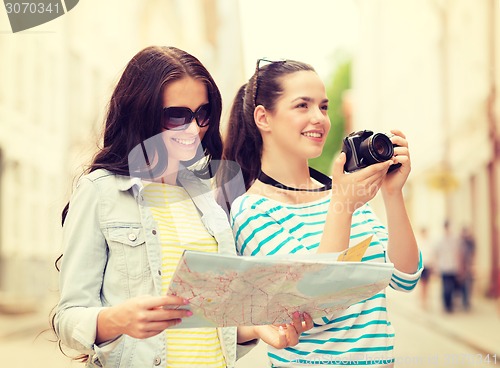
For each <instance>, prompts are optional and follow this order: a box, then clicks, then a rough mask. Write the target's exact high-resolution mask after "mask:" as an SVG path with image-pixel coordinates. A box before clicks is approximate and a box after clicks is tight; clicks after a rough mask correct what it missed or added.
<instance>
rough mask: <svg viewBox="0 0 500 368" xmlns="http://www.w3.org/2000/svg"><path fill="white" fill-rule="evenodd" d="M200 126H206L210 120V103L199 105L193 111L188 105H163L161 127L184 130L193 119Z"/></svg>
mask: <svg viewBox="0 0 500 368" xmlns="http://www.w3.org/2000/svg"><path fill="white" fill-rule="evenodd" d="M193 119H195V120H196V124H198V126H199V127H200V128H203V127H206V126H207V125H208V123H209V120H210V104H208V103H207V104H205V105H201V106H200V107H198V108H197V109H196V111H194V112H193V110H191V109H190V108H188V107H179V106H172V107H164V108H163V127H164V128H165V129H168V130H186V129H187V128H188V126H189V124H191V122H192V121H193Z"/></svg>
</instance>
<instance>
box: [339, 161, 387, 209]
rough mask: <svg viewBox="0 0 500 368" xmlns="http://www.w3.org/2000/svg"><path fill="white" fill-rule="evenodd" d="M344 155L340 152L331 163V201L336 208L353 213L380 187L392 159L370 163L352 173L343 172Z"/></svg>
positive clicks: (373, 195)
mask: <svg viewBox="0 0 500 368" xmlns="http://www.w3.org/2000/svg"><path fill="white" fill-rule="evenodd" d="M345 162H346V155H345V153H344V152H341V153H340V155H339V156H338V157H337V159H336V160H335V161H334V163H333V172H332V200H331V201H332V203H335V206H341V207H339V208H338V210H345V211H347V212H349V213H351V214H352V213H353V212H354V211H355V210H356V209H358V208H359V207H361V206H362V205H364V204H365V203H366V202H368V201H369V200H371V199H372V198H373V197H375V195H376V194H377V192H378V190H379V189H380V187H381V185H382V183H383V180H384V178H385V176H386V174H387V170H388V169H389V166H390V165H391V164H392V161H391V160H389V161H386V162H380V163H377V164H374V165H370V166H368V167H365V168H363V169H361V170H358V171H355V172H353V173H348V174H346V173H344V164H345Z"/></svg>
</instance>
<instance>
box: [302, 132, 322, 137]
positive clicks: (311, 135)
mask: <svg viewBox="0 0 500 368" xmlns="http://www.w3.org/2000/svg"><path fill="white" fill-rule="evenodd" d="M302 135H303V136H305V137H311V138H321V137H323V134H322V133H316V132H305V133H302Z"/></svg>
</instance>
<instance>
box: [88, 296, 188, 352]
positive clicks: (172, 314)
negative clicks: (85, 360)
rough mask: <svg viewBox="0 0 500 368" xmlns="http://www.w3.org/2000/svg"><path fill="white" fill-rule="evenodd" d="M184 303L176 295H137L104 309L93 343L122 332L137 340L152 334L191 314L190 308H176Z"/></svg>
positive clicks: (185, 303) (185, 302)
mask: <svg viewBox="0 0 500 368" xmlns="http://www.w3.org/2000/svg"><path fill="white" fill-rule="evenodd" d="M187 304H188V302H187V301H186V300H185V299H183V298H180V297H177V296H140V297H135V298H131V299H129V300H127V301H125V302H123V303H121V304H118V305H116V306H113V307H109V308H106V309H104V310H102V311H101V312H100V313H99V316H98V319H97V337H96V343H101V342H104V341H108V340H111V339H113V338H115V337H117V336H119V335H122V334H125V335H129V336H131V337H135V338H137V339H146V338H148V337H151V336H155V335H157V334H159V333H160V332H162V331H164V330H165V329H167V328H169V327H172V326H175V325H177V324H179V323H180V322H181V319H182V318H185V317H189V316H191V315H192V312H191V311H188V310H185V309H179V307H181V306H185V305H187Z"/></svg>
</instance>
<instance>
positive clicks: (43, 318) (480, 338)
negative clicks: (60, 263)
mask: <svg viewBox="0 0 500 368" xmlns="http://www.w3.org/2000/svg"><path fill="white" fill-rule="evenodd" d="M417 287H418V286H417ZM440 287H441V286H440V283H439V280H438V279H435V280H433V281H432V283H431V285H430V293H429V302H430V303H429V307H428V308H427V309H423V308H422V307H421V306H420V301H419V290H418V289H416V290H414V291H413V292H411V293H410V294H403V293H400V292H394V291H392V290H391V289H389V290H388V303H389V311H391V310H395V309H398V313H402V314H403V313H404V314H406V316H407V317H408V318H411V319H413V320H415V321H418V322H419V323H421V324H422V325H425V326H428V327H429V328H430V329H436V330H439V331H440V332H441V333H443V334H446V335H448V336H449V337H450V338H451V339H454V340H457V341H460V342H462V343H464V344H466V345H468V346H470V347H471V348H472V349H474V350H476V351H477V352H478V353H482V354H490V355H493V354H496V355H497V359H498V358H500V310H499V305H498V301H495V300H491V299H486V298H484V297H482V296H481V295H478V294H477V293H476V294H475V295H474V297H473V299H472V308H471V310H470V311H469V312H465V311H463V310H461V309H460V308H457V311H456V312H454V313H452V314H446V313H444V312H443V311H442V307H441V299H440V292H441V290H440ZM5 303H6V301H5V300H3V301H2V303H0V311H1V310H2V308H1V305H2V304H5ZM55 303H56V299H55V296H54V295H52V296H51V297H49V298H47V300H45V301H44V302H43V303H41V304H40V306H39V308H38V310H37V311H36V312H31V313H26V310H27V308H24V307H23V306H21V305H20V306H19V308H18V310H19V312H20V313H14V312H15V311H16V308H12V307H11V308H9V311H10V313H8V314H6V313H2V312H0V344H1V341H2V340H4V341H5V340H10V339H15V338H16V337H26V336H33V338H35V337H36V336H37V335H38V334H39V333H41V332H42V331H44V330H47V329H49V314H50V310H51V308H52V307H53V306H54V305H55ZM389 313H390V312H389ZM44 336H45V337H46V338H52V336H53V335H52V333H51V332H50V331H48V332H46V333H44Z"/></svg>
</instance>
